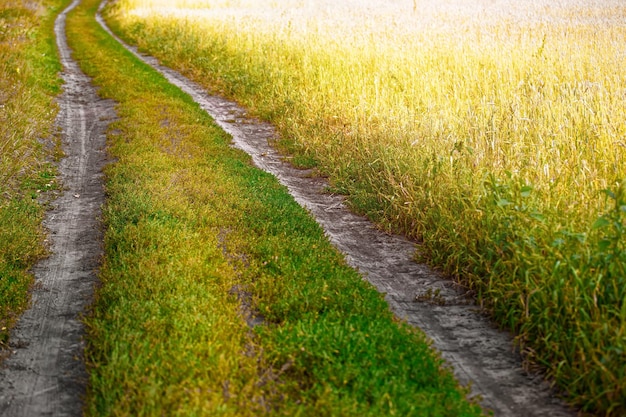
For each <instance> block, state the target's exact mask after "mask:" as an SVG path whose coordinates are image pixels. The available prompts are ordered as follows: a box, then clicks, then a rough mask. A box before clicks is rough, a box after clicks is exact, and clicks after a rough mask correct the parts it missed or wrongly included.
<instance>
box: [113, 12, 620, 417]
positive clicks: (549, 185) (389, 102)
mask: <svg viewBox="0 0 626 417" xmlns="http://www.w3.org/2000/svg"><path fill="white" fill-rule="evenodd" d="M317 3H319V4H320V5H321V6H320V7H317ZM360 4H364V5H365V6H363V7H359V6H356V5H355V6H354V7H344V6H342V5H341V4H340V3H337V2H335V4H332V5H331V2H321V1H320V2H316V4H313V3H307V4H306V5H305V4H304V3H303V2H301V1H297V0H294V1H284V2H279V3H277V2H271V1H267V2H259V1H256V2H252V1H246V0H232V1H228V0H225V1H220V2H206V1H203V0H195V1H193V0H186V1H182V0H181V1H170V2H167V3H166V2H160V1H156V0H152V1H150V0H120V1H119V2H117V3H116V6H115V7H112V8H111V9H110V14H109V20H110V22H111V24H112V25H113V26H114V27H115V28H116V30H118V31H119V33H121V34H123V36H125V37H126V38H127V40H129V41H130V42H131V43H136V44H137V45H138V46H139V47H140V48H143V49H145V50H147V51H149V53H150V54H152V55H154V56H157V57H158V58H160V59H162V60H163V62H164V63H166V64H167V65H171V66H172V67H175V68H177V69H179V70H182V71H183V72H186V73H187V74H188V75H190V76H191V77H193V78H194V79H195V80H196V81H197V82H199V83H201V84H204V85H205V86H208V87H210V88H212V89H214V90H215V91H219V92H222V93H224V94H226V95H228V96H230V97H234V98H235V99H236V100H238V101H239V102H241V103H243V104H244V105H245V106H246V107H248V108H250V109H251V110H252V111H253V112H256V114H258V115H260V116H261V117H263V118H265V119H267V120H269V121H271V122H272V123H273V124H275V125H276V126H277V127H278V128H279V130H280V132H281V136H282V138H283V140H282V146H283V147H284V148H285V149H287V150H288V151H290V152H295V153H296V154H297V158H299V160H300V161H302V162H303V163H306V164H317V165H318V169H319V170H320V172H322V173H323V174H324V175H328V176H329V177H330V180H331V182H332V184H333V186H334V187H335V190H336V191H338V192H342V193H345V194H347V195H348V196H349V199H350V202H351V204H352V206H353V207H354V208H355V209H356V210H358V211H360V212H362V213H365V214H367V215H368V216H370V218H372V219H373V220H375V221H377V222H378V223H379V224H380V226H381V227H382V228H385V229H391V230H395V231H400V232H402V233H405V234H406V235H408V236H411V237H414V238H417V239H421V240H422V241H423V243H424V245H423V247H422V249H423V252H422V253H423V254H424V255H425V257H426V258H427V260H428V261H429V262H431V263H432V264H434V265H437V266H438V267H440V268H442V269H444V270H445V271H446V272H448V273H450V274H451V275H453V276H455V277H458V279H459V280H460V281H461V283H463V284H464V285H466V286H467V287H468V289H471V290H473V291H474V292H475V293H476V294H477V297H478V299H479V301H480V302H481V303H482V304H483V305H484V306H485V307H486V308H488V309H489V311H491V313H492V315H493V317H494V318H495V320H496V321H497V322H498V323H499V324H500V325H501V326H502V327H504V328H507V329H510V330H512V331H514V332H516V333H517V334H518V338H517V340H518V342H519V345H520V347H521V349H522V351H523V352H524V353H525V357H526V358H527V359H528V361H529V363H531V364H535V365H536V364H539V365H540V366H541V367H542V368H543V369H545V370H547V373H548V376H549V377H551V378H553V379H554V381H555V382H556V383H557V384H558V385H559V386H560V388H561V389H562V390H563V391H565V392H567V393H568V394H569V396H570V399H571V401H572V402H573V403H574V404H575V405H578V406H581V407H582V408H583V409H584V410H588V411H596V412H599V413H607V414H614V415H623V414H624V413H625V412H626V410H625V408H624V407H625V404H626V368H624V366H623V364H624V363H626V337H625V335H626V285H625V284H626V281H625V278H624V276H625V275H624V271H625V269H626V268H625V265H626V251H625V245H626V238H625V236H624V230H626V229H625V227H626V221H625V220H626V218H625V217H624V213H625V212H626V192H625V191H624V189H625V187H626V182H625V181H624V178H626V164H625V160H626V159H625V158H626V152H625V151H624V149H625V147H624V142H623V137H624V134H625V133H626V130H625V126H626V125H625V124H624V123H623V114H624V109H625V108H626V101H625V97H626V96H624V91H626V83H625V81H624V77H620V76H617V75H616V74H620V73H622V72H623V50H622V48H621V46H619V45H623V44H624V42H626V30H625V29H624V26H623V24H622V22H623V18H624V8H623V6H621V5H619V4H618V2H613V1H606V2H600V3H594V4H590V3H586V2H577V1H571V2H565V3H560V4H559V5H556V4H554V2H550V1H534V2H515V1H511V2H500V3H499V6H498V5H495V4H490V5H487V4H486V3H481V2H474V3H472V4H469V3H467V2H462V1H455V0H446V1H441V2H427V1H420V2H409V1H406V2H402V1H399V2H396V3H394V6H393V7H389V6H387V4H386V3H381V2H375V1H372V2H361V3H360ZM431 9H432V10H431Z"/></svg>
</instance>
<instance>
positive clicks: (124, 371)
mask: <svg viewBox="0 0 626 417" xmlns="http://www.w3.org/2000/svg"><path fill="white" fill-rule="evenodd" d="M97 4H98V2H97V1H96V0H86V1H84V2H83V5H82V6H80V7H79V8H78V9H76V10H75V11H74V12H73V13H72V14H71V15H70V16H69V17H68V37H69V43H70V47H71V48H72V49H73V50H74V56H75V57H76V58H77V59H78V60H79V62H80V64H81V67H82V68H83V70H84V71H85V72H86V73H88V74H89V75H90V76H92V77H93V79H94V83H95V84H96V85H98V86H99V87H101V89H100V93H101V95H102V96H104V97H107V98H111V99H114V100H115V101H116V102H117V103H118V105H117V112H118V116H119V120H117V121H116V122H114V123H113V124H112V126H111V128H110V134H109V152H110V154H111V156H112V157H113V158H114V159H115V162H114V163H112V164H111V165H109V167H108V168H107V171H106V178H107V179H106V188H107V196H108V202H107V204H106V207H105V209H104V216H105V218H104V221H105V227H106V237H105V251H106V255H105V260H104V266H103V268H102V272H101V278H102V286H101V288H99V289H98V291H97V298H96V302H95V305H94V307H93V312H92V314H91V316H90V317H89V318H88V319H87V325H88V329H89V340H88V343H89V346H88V351H87V358H88V361H89V368H90V372H91V386H90V390H89V396H88V400H87V405H86V408H87V414H88V415H259V414H262V413H268V414H276V415H316V416H323V415H333V416H336V415H372V416H373V415H376V416H379V415H393V414H395V415H403V416H408V415H419V416H427V415H431V416H473V415H480V413H481V411H480V408H479V407H478V406H476V405H474V404H470V403H468V402H467V401H466V400H465V394H466V392H465V390H463V389H461V388H459V387H458V384H457V382H456V381H455V380H454V378H453V377H452V376H451V374H450V372H449V371H447V370H445V369H444V368H443V367H442V363H441V360H440V359H439V358H438V357H437V355H436V354H435V353H433V351H432V350H431V349H430V348H429V344H428V342H427V341H426V339H425V337H424V335H423V334H422V333H421V332H419V331H418V330H415V329H413V328H411V327H409V326H408V325H405V324H403V323H399V322H397V321H396V320H394V318H393V316H392V314H391V313H390V312H389V310H388V308H387V305H386V304H385V302H384V300H383V298H382V296H381V295H380V294H378V293H377V292H376V291H375V290H374V289H373V288H371V287H370V286H369V285H368V284H366V283H365V282H364V281H363V280H362V279H361V278H360V277H359V275H358V274H357V273H356V272H355V271H354V270H352V269H351V268H349V267H347V266H346V265H345V262H344V261H343V259H342V257H341V256H340V254H338V252H337V251H336V250H335V249H334V248H333V247H332V246H331V245H330V243H329V242H328V240H327V239H326V238H325V237H324V234H323V232H322V230H321V228H320V227H319V226H318V225H317V224H316V223H315V222H314V220H313V219H312V218H311V217H310V216H309V215H308V214H307V213H306V212H305V210H303V209H302V208H301V207H300V206H298V205H297V204H296V203H295V202H294V200H293V199H292V198H291V197H290V196H289V195H288V193H287V191H286V189H285V188H284V187H282V186H281V185H279V183H278V181H277V180H276V179H275V178H274V177H272V176H270V175H269V174H266V173H264V172H262V171H260V170H258V169H256V168H254V167H253V166H252V165H251V162H250V158H249V157H248V156H247V155H245V154H243V153H242V152H240V151H237V150H234V149H232V148H231V147H229V138H228V137H227V135H226V134H225V133H223V132H222V131H221V130H220V129H219V128H217V127H216V126H215V125H214V124H213V122H212V121H211V119H210V118H209V117H208V116H207V115H206V114H205V113H203V112H202V111H201V110H200V108H199V106H198V105H196V104H195V103H193V102H192V101H191V99H190V98H189V97H187V96H186V95H184V94H183V93H181V92H180V91H179V90H178V89H177V88H175V87H173V86H171V85H170V84H168V83H167V82H166V81H165V80H164V79H163V78H162V77H161V76H160V75H158V74H157V73H156V72H154V71H153V70H152V69H150V68H148V67H147V66H146V65H144V64H143V63H140V62H139V61H138V60H136V59H135V58H134V57H132V55H130V53H128V52H127V51H125V50H123V49H122V47H121V46H120V45H118V44H117V43H116V42H115V41H114V40H113V39H111V38H110V37H109V36H108V35H107V34H106V33H105V32H104V31H102V30H101V29H100V28H99V26H98V25H97V23H96V22H95V20H94V13H95V8H96V7H97ZM246 311H255V312H257V313H258V314H261V315H262V317H263V318H264V323H263V324H262V325H260V326H256V327H254V328H253V329H250V328H249V327H248V326H247V324H246V322H245V320H244V318H243V317H244V316H245V314H246V313H245V312H246Z"/></svg>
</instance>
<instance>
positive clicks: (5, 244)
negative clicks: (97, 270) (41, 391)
mask: <svg viewBox="0 0 626 417" xmlns="http://www.w3.org/2000/svg"><path fill="white" fill-rule="evenodd" d="M67 3H68V1H67V0H63V1H61V0H57V1H52V0H46V1H29V2H26V1H18V0H15V1H4V2H2V4H0V347H5V346H6V344H7V342H8V338H9V331H10V329H11V327H12V326H13V325H14V324H15V321H16V319H17V317H18V316H19V314H20V313H21V312H22V311H23V310H24V308H25V307H26V306H27V305H28V302H29V299H30V297H29V294H28V290H29V288H30V286H31V284H32V281H33V278H32V275H31V274H30V273H29V269H30V267H32V265H33V264H34V262H35V261H36V260H37V259H39V258H41V257H42V256H44V255H45V252H46V251H45V247H44V243H43V240H44V231H43V229H42V227H41V220H42V219H43V212H44V209H45V203H44V202H45V200H46V199H47V197H46V196H47V194H46V191H51V190H54V189H57V188H58V187H59V185H58V184H57V182H56V179H55V175H56V169H55V167H54V165H53V162H54V160H55V159H56V158H58V156H59V154H60V151H59V144H58V138H56V136H55V133H56V129H55V127H54V120H55V117H56V113H57V106H56V103H55V101H54V98H55V96H56V95H57V94H58V93H59V91H60V84H61V82H60V79H59V78H58V72H59V71H60V68H61V67H60V64H59V60H58V57H57V52H56V45H55V41H54V33H53V25H54V18H55V16H56V12H58V10H59V9H60V8H61V7H62V6H63V5H64V4H67ZM40 197H41V198H40Z"/></svg>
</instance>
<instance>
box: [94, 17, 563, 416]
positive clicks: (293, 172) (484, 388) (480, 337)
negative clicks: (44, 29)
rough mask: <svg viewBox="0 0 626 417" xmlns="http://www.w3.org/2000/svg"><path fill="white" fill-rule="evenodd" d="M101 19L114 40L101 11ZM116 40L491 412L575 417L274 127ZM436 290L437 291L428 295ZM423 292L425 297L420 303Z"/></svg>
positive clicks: (407, 248) (460, 299) (451, 291)
mask: <svg viewBox="0 0 626 417" xmlns="http://www.w3.org/2000/svg"><path fill="white" fill-rule="evenodd" d="M98 21H99V23H100V24H101V25H102V26H103V28H105V30H107V31H108V32H109V33H110V34H111V35H112V36H114V37H115V35H113V33H112V32H111V31H110V30H109V29H108V28H107V27H106V24H105V23H104V21H103V20H102V18H101V17H100V16H98ZM116 39H117V40H118V42H120V43H122V44H123V45H124V46H125V47H126V48H127V49H128V50H130V51H131V52H133V53H134V54H135V55H136V56H137V57H139V58H140V59H141V60H143V61H144V62H146V63H147V64H149V65H151V66H152V67H153V68H155V69H157V70H158V71H159V72H160V73H161V74H163V75H164V76H165V77H166V78H167V79H168V80H169V81H170V82H171V83H172V84H174V85H176V86H178V87H179V88H181V89H182V90H183V91H185V92H186V93H188V94H189V95H190V96H191V97H193V99H194V100H195V101H196V102H197V103H198V104H200V106H201V107H202V108H203V109H204V110H205V111H207V112H208V113H209V114H210V115H211V116H212V117H213V118H214V119H215V121H216V122H217V124H218V125H220V127H222V128H223V129H224V130H225V131H226V132H227V133H229V134H231V135H232V137H233V143H234V146H235V147H237V148H240V149H242V150H243V151H245V152H247V153H248V154H250V155H251V156H252V158H253V161H254V163H255V164H256V165H257V166H258V167H259V168H261V169H263V170H265V171H267V172H269V173H271V174H273V175H275V176H276V177H277V178H278V179H279V180H280V182H281V183H282V184H283V185H285V186H287V188H288V189H289V192H290V193H291V194H292V195H293V196H294V198H295V199H296V201H298V203H299V204H301V205H302V206H304V207H305V208H307V209H308V210H309V211H310V212H311V213H312V215H313V216H314V217H315V218H316V219H317V221H318V222H319V223H320V224H321V225H322V227H323V228H324V230H325V231H326V233H327V235H328V236H329V238H330V240H331V241H332V242H333V243H334V244H335V245H336V246H337V248H339V249H340V250H341V251H342V252H343V253H344V254H345V256H346V259H347V261H348V263H349V264H350V265H351V266H353V267H354V268H356V269H357V270H359V271H360V272H361V273H362V275H363V277H364V278H365V279H367V280H368V281H369V282H371V283H372V284H373V285H374V286H375V287H376V288H377V289H378V290H379V291H380V292H382V293H385V294H386V299H387V301H388V303H389V306H390V307H391V309H392V310H393V311H394V312H395V314H396V315H397V316H398V317H400V318H403V319H405V320H406V321H408V322H409V323H411V324H413V325H415V326H417V327H419V328H421V329H422V330H423V331H424V332H426V334H427V335H428V336H429V337H430V338H431V339H432V340H433V344H434V346H435V347H436V348H437V349H438V350H439V351H440V352H441V354H442V356H443V357H444V358H445V359H446V361H447V362H448V363H449V364H450V365H451V366H452V367H453V369H454V373H455V375H456V376H457V378H458V379H459V380H460V381H461V382H462V383H463V384H467V383H471V384H472V385H471V386H472V395H480V396H482V401H481V404H482V405H483V407H484V408H485V409H487V410H493V412H494V415H496V416H519V417H531V416H546V417H548V416H549V417H566V416H574V415H575V413H574V412H573V411H572V410H570V409H568V408H567V407H566V406H564V405H563V403H562V402H561V401H560V400H559V399H558V398H556V397H555V395H554V393H553V392H552V391H551V390H550V388H549V386H548V384H547V383H546V382H544V381H543V379H542V378H541V377H540V376H538V375H532V374H528V373H526V372H525V371H524V370H523V369H522V364H521V358H520V356H519V354H518V353H517V352H516V351H515V350H514V348H513V340H512V336H511V335H510V334H508V333H506V332H502V331H499V330H498V329H496V328H495V327H494V325H493V324H492V323H491V322H490V321H489V320H488V319H487V318H486V317H485V316H484V315H482V314H481V313H480V312H479V311H478V309H477V307H476V306H475V305H473V304H472V303H469V302H468V300H467V299H466V298H465V297H464V296H463V294H462V293H461V291H459V289H457V288H456V287H455V285H454V283H453V282H452V281H450V280H449V279H447V278H446V277H444V276H442V275H441V274H439V273H437V272H435V271H433V270H432V269H430V268H429V267H428V266H426V265H424V264H418V263H416V262H415V261H414V260H413V255H414V253H415V249H416V247H415V244H414V243H412V242H409V241H407V240H406V239H404V238H403V237H401V236H394V235H388V234H385V233H383V232H380V231H379V230H377V229H376V228H375V227H374V226H373V225H372V223H371V222H369V221H368V220H367V219H365V218H363V217H361V216H357V215H355V214H353V213H351V212H350V211H349V210H348V209H347V207H346V206H345V204H344V200H343V198H342V197H341V196H337V195H329V194H327V193H325V192H324V189H325V188H326V187H327V183H326V182H325V180H323V179H319V178H311V175H310V172H308V171H303V170H297V169H294V168H293V167H291V166H290V165H289V164H287V163H284V162H283V158H282V157H281V156H280V155H279V154H278V153H277V152H276V151H275V150H274V149H273V148H272V147H271V146H270V145H269V143H268V142H271V140H272V139H274V138H275V136H276V134H275V132H274V129H273V128H272V126H270V125H268V124H266V123H262V122H259V121H257V120H254V119H251V118H249V117H247V116H246V111H245V110H244V109H243V108H241V107H239V106H238V105H237V104H236V103H234V102H232V101H229V100H225V99H223V98H221V97H216V96H210V95H209V94H207V93H206V92H205V91H204V89H203V88H202V87H200V86H199V85H197V84H196V83H194V82H192V81H190V80H189V79H187V78H185V77H184V76H182V75H181V74H179V73H178V72H176V71H174V70H172V69H170V68H167V67H164V66H161V65H159V63H158V61H157V60H156V59H154V58H152V57H149V56H145V55H142V54H139V53H137V50H136V49H135V48H133V47H130V46H128V45H126V44H124V43H123V42H122V41H121V40H120V39H119V38H117V37H116ZM429 290H430V291H431V294H437V295H436V296H435V297H434V298H433V297H430V298H429V297H427V296H425V294H427V293H428V291H429ZM420 295H421V296H422V297H419V298H420V299H421V301H418V300H416V297H417V296H420Z"/></svg>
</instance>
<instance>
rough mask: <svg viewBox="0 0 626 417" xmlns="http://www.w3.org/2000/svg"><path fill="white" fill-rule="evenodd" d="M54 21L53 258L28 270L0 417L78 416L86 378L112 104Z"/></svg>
mask: <svg viewBox="0 0 626 417" xmlns="http://www.w3.org/2000/svg"><path fill="white" fill-rule="evenodd" d="M78 4H79V0H75V1H74V2H73V3H72V4H71V5H70V6H69V7H68V8H67V9H66V10H65V11H63V12H62V13H61V14H59V16H58V17H57V19H56V22H55V35H56V38H57V47H58V50H59V54H60V57H61V62H62V64H63V73H62V77H63V80H64V82H65V84H64V92H63V93H62V94H61V96H60V97H59V106H60V112H59V116H58V118H57V125H58V126H59V127H60V129H61V131H62V141H63V150H64V152H65V158H64V159H63V160H62V161H61V162H60V164H59V172H60V180H61V182H62V184H63V186H64V190H63V194H62V195H60V196H59V197H58V198H57V199H56V200H55V201H54V202H53V209H52V210H50V211H49V212H48V213H47V215H46V218H45V220H44V225H45V227H46V228H47V229H48V234H49V239H48V240H49V242H50V251H51V252H52V254H51V256H50V257H49V258H47V259H44V260H42V261H40V262H39V263H38V264H37V265H36V266H35V267H34V270H33V272H34V274H35V279H36V285H35V289H34V290H33V292H32V304H31V308H30V309H29V310H28V311H26V312H25V313H24V315H23V316H22V317H21V318H20V320H19V322H18V324H17V326H16V328H15V329H14V331H13V332H12V334H11V345H10V348H11V351H12V352H11V356H9V357H8V358H7V359H6V360H5V361H4V363H3V365H2V368H1V369H0V415H2V416H5V417H9V416H11V417H17V416H79V415H82V397H83V396H84V393H85V387H86V383H87V373H86V370H85V366H84V361H83V360H82V356H83V348H84V344H83V340H82V335H83V333H84V329H83V324H82V323H81V321H80V315H81V314H82V313H83V312H84V311H85V308H86V307H87V306H88V305H89V304H90V302H91V299H92V297H93V289H94V284H95V283H96V280H97V269H98V267H99V262H100V259H101V256H102V231H101V227H100V223H99V217H100V207H101V205H102V203H103V202H104V187H103V175H102V168H103V167H104V165H105V163H106V152H105V140H106V136H105V130H106V128H107V125H108V123H109V121H111V120H112V119H114V118H115V113H114V111H113V102H111V101H105V100H102V99H100V98H99V97H98V96H97V94H96V91H95V89H94V88H93V86H92V85H91V83H90V79H89V78H88V77H87V76H85V75H84V74H83V73H82V72H81V71H80V69H79V68H78V65H77V64H76V62H74V61H73V60H72V58H71V55H70V50H69V48H68V46H67V42H66V36H65V18H66V15H67V13H68V12H69V11H71V10H72V9H73V8H75V7H76V6H77V5H78Z"/></svg>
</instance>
